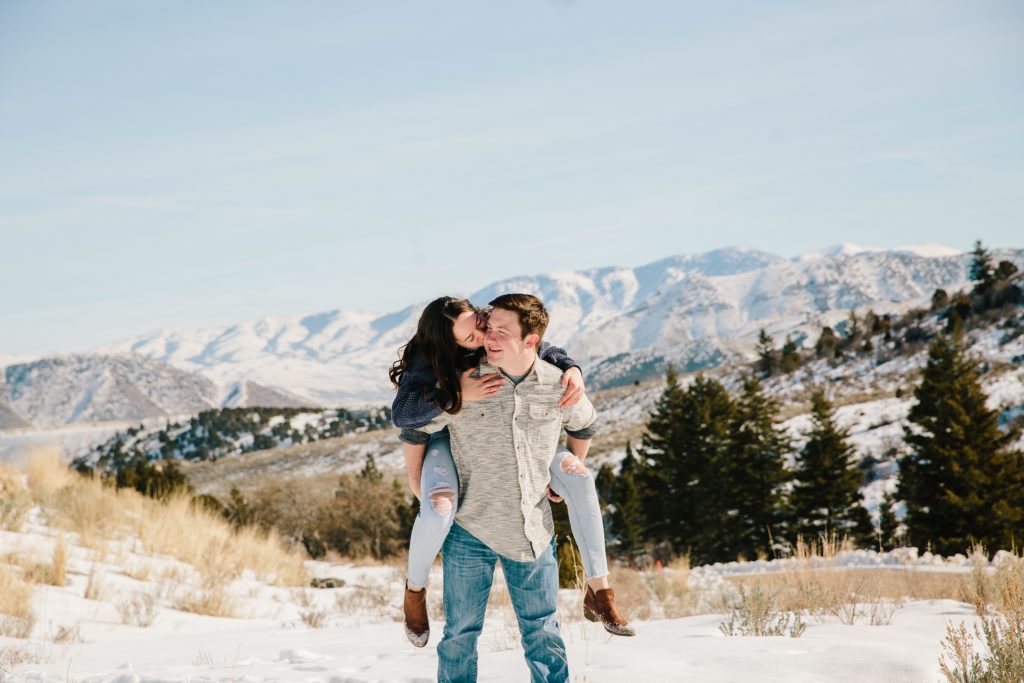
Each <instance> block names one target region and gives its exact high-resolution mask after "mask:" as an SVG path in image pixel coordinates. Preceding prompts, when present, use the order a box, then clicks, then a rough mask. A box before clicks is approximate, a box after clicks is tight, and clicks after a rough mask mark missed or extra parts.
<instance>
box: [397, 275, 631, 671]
mask: <svg viewBox="0 0 1024 683" xmlns="http://www.w3.org/2000/svg"><path fill="white" fill-rule="evenodd" d="M490 306H491V308H490V310H489V311H488V312H486V313H485V312H483V311H479V310H477V309H476V308H475V307H473V306H472V305H471V304H470V303H469V302H468V301H466V300H465V299H457V298H452V297H442V298H440V299H436V300H435V301H433V302H431V303H430V304H429V305H428V306H427V307H426V308H425V309H424V311H423V314H422V315H421V316H420V320H419V323H418V325H417V329H416V334H415V335H414V336H413V338H412V339H411V340H410V341H409V343H408V344H407V345H406V346H405V347H404V349H403V351H402V354H401V358H400V359H399V360H398V361H397V362H396V363H395V364H394V366H393V367H392V368H391V372H390V377H391V381H392V382H393V383H394V384H395V386H397V387H398V394H397V396H396V398H395V401H394V405H393V408H392V419H393V420H394V422H395V424H396V425H397V426H398V427H401V428H402V436H401V439H402V441H404V442H405V457H406V465H407V467H408V472H409V483H410V486H411V487H412V489H413V491H414V493H416V495H417V497H418V498H419V499H420V501H421V505H420V514H419V516H418V517H417V518H416V521H415V523H414V525H413V530H412V538H411V539H410V543H409V574H408V582H407V585H406V591H405V628H406V635H407V636H408V637H409V640H410V641H412V643H413V644H414V645H416V646H417V647H423V646H424V645H426V643H427V640H428V638H429V635H430V629H429V623H428V618H427V609H426V591H425V587H426V584H427V578H428V574H429V571H430V567H431V565H432V564H433V561H434V558H435V557H436V556H437V553H438V551H439V550H440V549H441V547H442V544H443V548H444V553H443V563H444V611H445V629H444V637H443V639H442V640H441V642H440V644H439V645H438V646H437V653H438V680H439V681H475V680H476V672H477V651H476V646H477V638H478V637H479V635H480V632H481V630H482V628H483V621H484V613H485V611H486V608H487V598H488V595H489V593H490V589H491V582H492V579H493V573H494V567H495V564H496V563H497V562H498V561H499V560H500V561H501V564H502V569H503V572H504V575H505V580H506V583H507V585H508V591H509V597H510V598H511V601H512V606H513V608H514V609H515V612H516V617H517V619H518V620H519V629H520V633H521V636H522V643H523V649H524V651H525V656H526V659H527V663H528V664H529V667H530V672H531V676H532V680H533V681H535V682H539V681H564V680H567V679H568V666H567V663H566V655H565V645H564V643H563V641H562V638H561V636H560V634H559V631H558V621H557V618H556V598H557V595H558V566H557V562H556V561H555V555H554V547H555V546H554V538H553V525H552V521H551V509H550V507H549V505H548V502H547V499H548V498H550V499H551V500H554V501H556V502H557V501H560V500H561V499H562V498H563V497H564V498H565V499H566V500H567V502H568V508H569V519H570V523H571V525H572V530H573V536H574V537H575V538H576V541H577V543H578V544H579V546H580V551H581V553H580V554H581V556H582V559H583V565H584V570H585V571H586V575H587V593H586V597H585V599H584V616H586V617H587V618H588V619H590V620H591V621H600V622H601V623H602V624H603V625H604V627H605V629H606V630H608V631H609V632H610V633H613V634H616V635H626V636H631V635H633V634H634V631H633V629H632V627H631V626H629V624H628V622H627V621H626V620H625V619H624V618H623V617H622V616H621V615H620V614H619V612H618V611H617V609H616V605H615V593H614V591H613V590H612V589H611V588H610V587H609V585H608V564H607V558H606V557H605V545H604V530H603V526H602V523H601V511H600V507H599V503H598V500H597V492H596V489H595V486H594V480H593V477H592V476H591V475H590V473H589V472H588V470H587V469H586V468H585V467H584V466H583V463H582V460H583V458H584V457H585V456H586V454H587V450H588V448H589V446H590V438H591V436H592V435H593V433H594V423H595V421H596V417H597V416H596V413H595V411H594V407H593V405H592V404H591V403H590V401H589V400H588V399H587V397H586V396H585V395H584V392H583V380H582V373H581V372H580V370H579V368H578V367H576V365H575V363H574V362H573V361H572V360H571V359H570V358H568V356H567V355H566V354H565V352H564V351H563V350H562V349H558V348H556V347H552V346H550V345H548V344H545V343H542V341H541V340H542V338H543V336H544V332H545V330H546V328H547V324H548V314H547V311H546V310H545V308H544V305H543V304H542V303H541V301H540V300H539V299H537V298H536V297H534V296H531V295H528V294H505V295H502V296H499V297H498V298H496V299H495V300H494V301H492V302H491V303H490ZM563 371H564V374H563ZM563 387H565V388H564V389H563ZM563 429H564V430H565V431H566V433H567V435H568V438H567V445H568V449H565V448H560V447H559V446H558V440H559V437H560V435H561V432H562V430H563Z"/></svg>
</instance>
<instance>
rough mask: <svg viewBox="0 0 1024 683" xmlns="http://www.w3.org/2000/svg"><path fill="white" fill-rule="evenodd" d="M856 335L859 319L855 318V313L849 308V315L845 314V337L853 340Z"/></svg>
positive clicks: (858, 332) (858, 330)
mask: <svg viewBox="0 0 1024 683" xmlns="http://www.w3.org/2000/svg"><path fill="white" fill-rule="evenodd" d="M858 335H860V320H858V319H857V314H856V313H855V312H854V310H853V309H852V308H851V309H850V315H848V316H846V338H847V339H849V340H853V341H855V340H856V339H857V336H858Z"/></svg>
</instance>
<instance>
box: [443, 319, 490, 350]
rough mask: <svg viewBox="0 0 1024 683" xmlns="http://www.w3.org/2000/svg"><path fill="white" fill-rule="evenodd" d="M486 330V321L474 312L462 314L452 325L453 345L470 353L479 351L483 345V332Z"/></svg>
mask: <svg viewBox="0 0 1024 683" xmlns="http://www.w3.org/2000/svg"><path fill="white" fill-rule="evenodd" d="M486 329H487V319H486V318H484V317H483V316H482V315H480V314H479V313H477V312H476V311H466V312H464V313H462V314H461V315H459V317H458V318H457V319H456V320H455V322H454V323H453V324H452V334H454V335H455V343H456V344H458V345H459V346H461V347H462V348H464V349H469V350H471V351H473V350H476V349H479V348H480V347H481V346H483V345H484V331H485V330H486Z"/></svg>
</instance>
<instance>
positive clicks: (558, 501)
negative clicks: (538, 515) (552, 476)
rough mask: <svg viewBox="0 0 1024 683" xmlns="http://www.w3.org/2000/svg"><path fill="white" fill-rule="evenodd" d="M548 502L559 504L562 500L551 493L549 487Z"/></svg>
mask: <svg viewBox="0 0 1024 683" xmlns="http://www.w3.org/2000/svg"><path fill="white" fill-rule="evenodd" d="M548 500H550V501H551V502H552V503H561V502H562V501H563V500H564V499H563V498H562V497H561V496H559V495H557V494H555V492H554V491H552V490H551V487H550V486H549V487H548Z"/></svg>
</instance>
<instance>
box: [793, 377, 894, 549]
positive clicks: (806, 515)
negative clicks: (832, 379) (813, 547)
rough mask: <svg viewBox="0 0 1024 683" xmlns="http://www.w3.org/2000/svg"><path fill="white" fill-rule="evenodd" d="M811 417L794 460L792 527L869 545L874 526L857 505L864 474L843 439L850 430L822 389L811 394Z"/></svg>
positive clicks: (807, 534) (805, 534)
mask: <svg viewBox="0 0 1024 683" xmlns="http://www.w3.org/2000/svg"><path fill="white" fill-rule="evenodd" d="M811 421H812V426H811V431H810V433H809V434H808V435H807V436H808V439H807V443H806V444H804V447H803V449H801V451H800V453H799V455H798V457H797V463H796V473H795V474H796V484H795V486H794V488H793V495H792V509H793V513H794V515H795V516H796V520H795V521H796V524H795V526H796V530H797V531H798V532H799V533H801V534H803V535H804V536H805V537H811V538H816V537H817V536H819V535H822V534H826V535H827V534H832V533H835V534H837V535H838V536H840V537H844V536H846V537H849V538H850V539H851V540H853V541H854V542H855V543H856V544H857V545H859V546H860V547H867V546H869V545H870V544H871V540H872V537H873V536H874V527H873V526H872V525H871V518H870V517H869V516H868V513H867V510H865V509H864V506H863V505H861V496H860V484H861V479H862V477H861V474H860V472H859V471H858V470H857V468H856V466H855V464H854V450H853V447H852V446H851V445H850V444H849V442H848V441H847V438H848V437H849V432H848V431H847V430H845V429H841V428H840V427H839V426H838V425H837V424H836V422H835V411H834V410H833V408H832V404H831V402H830V401H829V400H828V398H826V396H825V392H824V391H823V390H822V389H818V390H816V391H815V392H814V395H813V396H812V399H811Z"/></svg>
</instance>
